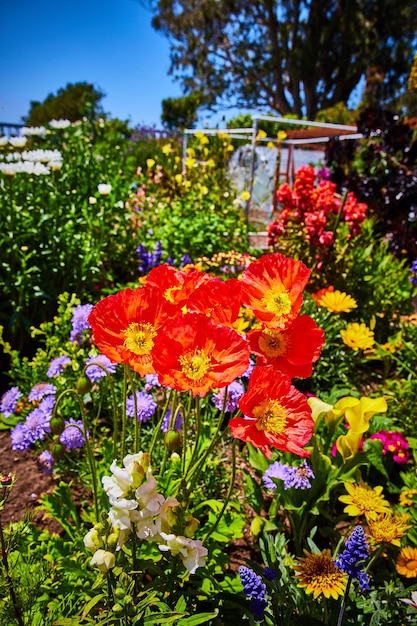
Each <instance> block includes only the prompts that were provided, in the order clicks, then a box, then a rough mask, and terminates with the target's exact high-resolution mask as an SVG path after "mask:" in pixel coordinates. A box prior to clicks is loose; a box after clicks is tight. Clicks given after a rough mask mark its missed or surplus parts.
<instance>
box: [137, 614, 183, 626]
mask: <svg viewBox="0 0 417 626" xmlns="http://www.w3.org/2000/svg"><path fill="white" fill-rule="evenodd" d="M186 615H187V613H178V612H177V611H170V612H169V613H158V614H154V615H147V616H146V617H144V618H143V624H146V626H158V624H173V623H174V622H176V621H177V620H178V619H179V618H181V617H185V616H186Z"/></svg>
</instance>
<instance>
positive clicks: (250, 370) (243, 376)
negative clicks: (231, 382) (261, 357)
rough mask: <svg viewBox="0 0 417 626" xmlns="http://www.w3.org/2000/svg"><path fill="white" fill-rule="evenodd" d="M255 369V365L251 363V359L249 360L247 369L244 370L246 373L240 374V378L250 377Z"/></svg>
mask: <svg viewBox="0 0 417 626" xmlns="http://www.w3.org/2000/svg"><path fill="white" fill-rule="evenodd" d="M254 367H255V363H254V362H253V361H252V359H250V360H249V367H248V369H247V370H246V372H244V373H243V374H242V378H250V375H251V374H252V370H253V368H254Z"/></svg>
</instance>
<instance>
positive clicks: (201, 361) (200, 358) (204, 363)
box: [179, 348, 211, 381]
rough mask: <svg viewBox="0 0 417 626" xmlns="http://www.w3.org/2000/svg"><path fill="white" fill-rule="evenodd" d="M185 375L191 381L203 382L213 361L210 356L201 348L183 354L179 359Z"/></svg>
mask: <svg viewBox="0 0 417 626" xmlns="http://www.w3.org/2000/svg"><path fill="white" fill-rule="evenodd" d="M179 362H180V365H181V369H182V371H183V373H184V374H185V375H186V376H187V378H189V379H190V380H196V381H198V380H201V379H202V378H203V376H204V375H205V374H206V373H207V372H208V370H209V369H210V365H211V359H210V357H209V356H208V354H207V353H206V352H205V351H204V350H203V349H201V348H195V349H194V350H189V351H188V352H186V353H185V354H182V355H181V356H180V358H179Z"/></svg>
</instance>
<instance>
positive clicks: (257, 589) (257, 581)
mask: <svg viewBox="0 0 417 626" xmlns="http://www.w3.org/2000/svg"><path fill="white" fill-rule="evenodd" d="M238 572H239V576H240V581H241V583H242V585H243V593H244V594H245V596H246V597H247V598H249V599H250V604H249V609H250V610H251V611H252V613H253V614H254V615H255V617H258V618H262V617H263V614H264V611H265V609H266V607H267V605H268V602H267V599H266V585H265V583H263V582H262V578H261V576H258V575H257V574H255V572H254V571H253V570H251V569H249V567H245V566H244V565H241V566H240V567H239V569H238Z"/></svg>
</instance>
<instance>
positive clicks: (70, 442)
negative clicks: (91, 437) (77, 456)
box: [59, 418, 88, 450]
mask: <svg viewBox="0 0 417 626" xmlns="http://www.w3.org/2000/svg"><path fill="white" fill-rule="evenodd" d="M87 437H88V433H87ZM59 441H60V442H61V443H62V444H64V446H65V447H66V448H67V450H74V449H75V448H82V447H83V445H84V435H83V423H82V421H81V420H74V419H72V418H71V419H70V420H69V421H66V422H65V429H64V430H63V431H62V434H61V435H60V437H59Z"/></svg>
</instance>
